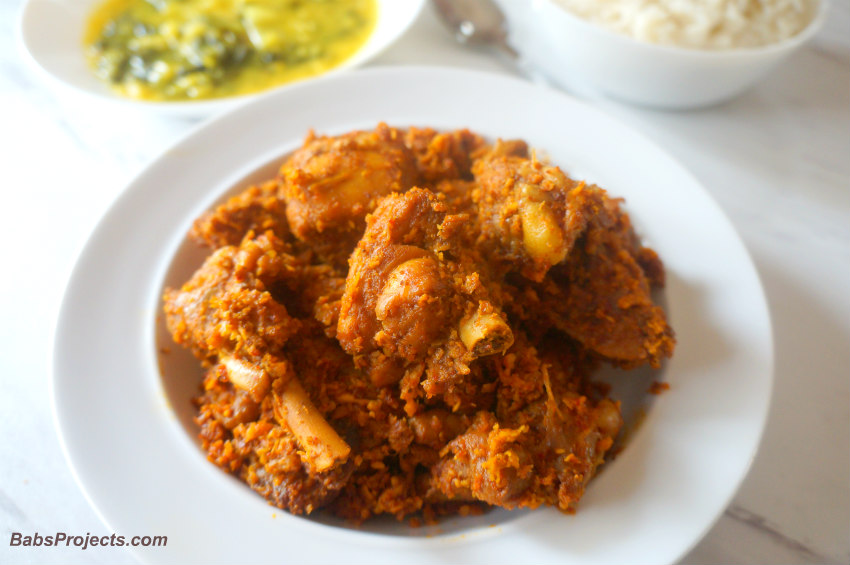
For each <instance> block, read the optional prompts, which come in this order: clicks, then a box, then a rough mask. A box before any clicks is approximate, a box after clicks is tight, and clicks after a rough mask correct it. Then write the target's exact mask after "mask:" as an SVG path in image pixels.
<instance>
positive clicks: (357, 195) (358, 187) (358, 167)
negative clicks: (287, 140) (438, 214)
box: [280, 124, 418, 262]
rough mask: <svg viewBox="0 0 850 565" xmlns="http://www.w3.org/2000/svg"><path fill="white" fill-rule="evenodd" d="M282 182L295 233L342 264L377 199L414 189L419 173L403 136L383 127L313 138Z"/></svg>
mask: <svg viewBox="0 0 850 565" xmlns="http://www.w3.org/2000/svg"><path fill="white" fill-rule="evenodd" d="M280 178H281V182H282V184H283V194H284V199H285V201H286V218H287V220H288V221H289V226H290V228H291V230H292V233H293V234H294V235H295V236H296V237H297V238H299V239H300V240H302V241H304V242H305V243H309V244H310V245H311V246H313V247H314V248H316V249H317V250H319V251H320V252H321V254H322V255H324V256H325V257H331V258H333V259H335V260H336V261H337V262H339V261H342V262H344V261H345V259H347V258H348V255H349V254H350V253H351V250H352V249H353V248H354V245H355V244H356V243H357V240H358V239H359V237H360V235H361V234H362V233H363V228H364V227H365V225H366V215H367V214H368V213H369V212H371V211H372V210H374V209H375V206H376V205H377V202H378V200H380V198H381V197H382V196H385V195H387V194H390V193H392V192H401V191H405V190H407V189H408V188H410V187H411V186H413V185H414V184H415V183H416V181H417V179H418V173H417V170H416V162H415V159H414V157H413V155H412V153H411V152H410V150H409V149H408V148H407V147H406V146H405V145H404V142H403V139H402V133H401V132H399V131H398V130H396V129H393V128H390V127H388V126H387V125H386V124H380V125H379V126H378V127H377V128H376V129H375V130H374V131H358V132H353V133H348V134H345V135H341V136H338V137H316V136H313V135H312V134H311V135H310V136H309V137H308V138H307V140H306V141H305V142H304V146H303V147H301V148H300V149H298V150H297V151H295V153H293V154H292V156H291V157H290V158H289V159H288V160H287V161H286V163H285V164H284V165H283V167H282V168H281V170H280Z"/></svg>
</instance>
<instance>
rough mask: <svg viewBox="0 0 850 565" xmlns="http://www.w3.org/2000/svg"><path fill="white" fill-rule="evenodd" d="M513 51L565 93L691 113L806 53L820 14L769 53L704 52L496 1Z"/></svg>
mask: <svg viewBox="0 0 850 565" xmlns="http://www.w3.org/2000/svg"><path fill="white" fill-rule="evenodd" d="M496 1H497V2H498V4H499V5H500V6H501V7H502V9H503V10H504V12H505V15H506V16H507V18H508V21H509V26H510V38H509V40H510V42H511V44H512V45H513V46H514V47H515V48H516V49H517V50H518V51H519V52H520V53H521V54H522V55H523V56H524V57H525V58H526V59H527V60H528V62H529V63H531V64H532V65H534V66H536V67H537V68H539V69H541V70H542V71H543V72H544V73H545V74H546V75H547V76H548V77H549V78H551V79H552V80H553V81H555V82H556V83H558V85H559V86H562V87H564V88H566V89H567V90H570V91H573V92H577V93H594V94H595V93H601V94H604V95H607V96H610V97H612V98H616V99H619V100H622V101H625V102H630V103H634V104H638V105H642V106H651V107H657V108H669V109H686V108H697V107H701V106H709V105H712V104H717V103H720V102H723V101H726V100H729V99H730V98H733V97H735V96H737V95H739V94H741V93H742V92H744V91H745V90H747V89H748V88H750V87H752V86H754V85H755V84H756V83H757V82H758V81H759V80H761V79H762V78H763V77H764V76H765V75H767V74H768V72H770V71H771V70H772V69H773V68H775V67H776V66H777V65H778V64H779V63H780V62H781V61H783V60H784V59H785V58H786V57H788V56H789V55H790V54H791V53H793V52H794V51H795V50H797V49H799V48H800V47H801V46H802V45H803V44H805V43H806V42H807V41H808V40H809V39H811V38H812V37H813V36H814V35H815V33H817V31H818V30H819V29H820V27H821V25H822V24H823V22H824V19H825V15H826V12H827V4H828V2H827V0H821V2H820V4H819V7H818V11H817V14H816V15H815V17H814V18H813V20H812V21H811V22H810V23H809V25H808V26H807V27H806V28H805V29H804V30H803V31H801V32H800V33H799V34H797V35H795V36H794V37H791V38H789V39H786V40H784V41H781V42H779V43H775V44H771V45H768V46H765V47H758V48H741V49H730V50H722V51H718V50H711V51H709V50H698V49H688V48H682V47H671V46H665V45H657V44H652V43H648V42H644V41H639V40H637V39H634V38H632V37H629V36H626V35H622V34H619V33H616V32H613V31H610V30H608V29H606V28H603V27H602V26H599V25H596V24H593V23H590V22H588V21H586V20H583V19H581V18H579V17H577V16H575V15H573V14H572V13H570V12H569V11H568V10H567V9H565V8H563V7H562V6H560V5H559V4H558V3H557V2H556V1H555V0H532V1H531V3H530V4H531V6H529V3H528V2H524V1H523V2H519V1H517V0H496Z"/></svg>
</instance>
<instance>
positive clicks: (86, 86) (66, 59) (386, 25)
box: [18, 0, 425, 117]
mask: <svg viewBox="0 0 850 565" xmlns="http://www.w3.org/2000/svg"><path fill="white" fill-rule="evenodd" d="M101 2H103V0H27V2H26V3H25V4H24V6H23V8H22V10H21V13H20V17H19V21H18V36H19V42H20V45H21V47H22V51H23V52H24V53H25V55H26V58H27V59H28V60H29V61H30V62H31V63H32V64H33V66H35V67H36V68H37V69H38V70H39V71H41V72H43V73H44V74H46V75H47V77H48V78H49V79H52V80H53V81H54V82H58V84H59V85H61V86H65V87H70V88H72V89H73V90H75V91H77V92H81V93H83V94H86V95H92V96H95V97H97V98H99V99H101V100H104V101H108V102H110V103H115V104H121V105H125V106H129V107H134V108H137V109H145V110H150V111H154V112H156V113H159V114H166V115H176V116H187V117H194V116H209V115H213V114H215V113H220V112H222V111H224V110H229V109H231V108H233V107H235V106H236V105H239V104H242V103H244V102H246V101H248V100H250V99H253V98H257V97H259V96H263V95H265V94H267V93H268V92H270V91H274V90H281V89H285V88H288V87H289V86H291V85H292V84H294V83H287V84H284V85H281V86H278V87H275V88H273V89H270V90H267V91H264V92H260V93H256V94H247V95H242V96H231V97H227V98H217V99H212V100H198V101H188V102H150V101H143V100H133V99H130V98H126V97H122V96H120V95H118V94H115V93H114V92H112V91H111V90H110V89H109V87H108V86H107V85H106V84H105V83H104V82H102V81H100V80H99V79H98V78H97V77H95V76H94V74H93V73H92V71H91V69H90V68H89V66H88V63H87V62H86V58H85V52H84V48H83V34H84V32H85V27H86V21H87V19H88V17H89V14H90V13H91V11H92V9H93V8H94V7H95V6H96V5H98V4H99V3H101ZM424 3H425V0H378V22H377V24H376V26H375V30H374V32H373V33H372V35H371V36H370V37H369V40H368V41H367V42H366V44H365V45H364V46H363V47H362V48H361V49H360V50H359V51H357V52H356V53H355V54H354V55H353V56H352V57H351V58H350V59H348V60H346V61H345V62H344V63H342V64H341V65H339V66H338V67H335V68H333V69H331V70H329V71H327V72H326V73H324V75H328V74H334V73H337V72H339V71H342V70H345V69H350V68H353V67H357V66H359V65H362V64H364V63H366V62H367V61H369V60H371V59H373V58H374V57H376V56H377V55H379V54H380V53H381V52H383V51H384V50H385V49H386V48H387V47H389V46H390V45H392V43H393V42H395V40H396V39H398V38H399V37H401V35H402V34H403V33H404V32H405V31H407V29H408V28H409V27H410V25H411V24H412V23H413V22H414V20H416V17H417V16H418V15H419V12H420V11H421V9H422V6H423V4H424ZM324 75H323V76H324ZM314 78H315V77H312V78H307V79H304V80H305V81H309V80H314Z"/></svg>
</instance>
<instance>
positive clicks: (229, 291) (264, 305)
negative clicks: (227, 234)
mask: <svg viewBox="0 0 850 565" xmlns="http://www.w3.org/2000/svg"><path fill="white" fill-rule="evenodd" d="M285 249H286V246H285V244H284V243H283V242H282V241H281V240H280V239H279V238H277V237H276V236H275V235H273V234H271V233H268V234H264V235H262V236H260V237H258V238H256V239H249V240H245V241H243V242H242V244H241V245H240V246H239V247H235V246H225V247H222V248H220V249H218V250H216V251H215V252H214V253H213V254H212V255H211V256H210V257H209V258H208V259H207V260H206V262H204V264H203V266H202V267H201V268H200V269H199V270H198V271H197V272H196V273H195V274H194V275H193V277H192V278H191V279H190V280H189V281H188V282H187V283H186V284H184V285H183V287H182V288H181V289H180V290H174V289H167V290H166V292H165V315H166V324H167V326H168V329H169V330H170V331H171V333H172V336H173V338H174V341H175V342H176V343H178V344H180V345H184V346H186V347H189V348H191V349H192V351H193V352H194V353H195V355H197V356H198V357H199V358H200V359H210V358H213V357H216V356H217V355H219V354H220V353H221V352H226V353H227V354H228V355H230V356H234V357H240V356H243V355H244V356H248V357H262V355H263V354H265V353H274V352H277V351H279V350H280V349H281V348H282V347H283V345H284V344H285V343H286V341H287V339H289V337H290V336H291V335H292V334H294V333H295V332H297V331H298V329H299V327H300V323H299V321H298V320H297V319H295V318H293V317H292V316H290V314H289V312H288V311H287V310H286V307H285V306H284V305H283V304H281V303H279V302H278V301H276V300H275V299H274V297H273V296H272V294H271V293H270V292H269V286H270V285H271V284H273V283H274V282H275V281H278V280H280V279H282V278H284V277H286V276H291V275H289V274H290V273H292V272H293V271H294V270H295V269H296V268H297V267H298V263H297V261H296V259H295V258H294V257H292V256H290V255H288V254H286V252H285Z"/></svg>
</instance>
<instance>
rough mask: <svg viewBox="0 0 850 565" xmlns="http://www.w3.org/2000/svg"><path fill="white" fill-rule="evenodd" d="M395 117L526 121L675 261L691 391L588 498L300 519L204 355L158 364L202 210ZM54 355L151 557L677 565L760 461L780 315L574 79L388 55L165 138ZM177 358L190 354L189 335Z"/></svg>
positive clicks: (668, 162) (103, 233) (112, 220)
mask: <svg viewBox="0 0 850 565" xmlns="http://www.w3.org/2000/svg"><path fill="white" fill-rule="evenodd" d="M380 120H385V121H387V122H388V123H390V124H395V125H399V126H407V125H428V126H433V127H436V128H458V127H469V128H470V129H472V130H474V131H477V132H480V133H482V134H484V135H487V136H490V137H498V136H501V137H506V138H511V137H521V138H523V139H526V140H527V141H528V142H529V143H530V144H531V145H532V146H534V147H538V148H542V149H544V150H545V152H546V153H547V154H548V155H549V156H550V157H551V159H552V161H553V162H554V163H557V164H559V165H561V166H562V167H563V168H564V169H565V170H567V171H568V172H570V173H572V174H573V175H574V176H579V177H586V178H589V179H591V180H594V181H596V182H598V183H600V184H601V185H602V186H604V187H606V188H608V189H609V190H610V192H611V193H613V194H615V195H619V196H623V197H625V198H626V206H627V210H628V211H629V212H630V213H631V215H632V219H633V221H634V223H635V225H636V227H637V229H638V231H639V232H640V233H641V234H642V235H643V236H644V237H645V239H646V240H647V241H648V243H649V244H650V245H652V246H653V247H654V248H655V249H656V250H657V251H658V252H659V253H660V255H661V257H662V258H663V259H664V261H665V263H666V265H667V269H668V279H669V280H668V285H667V289H666V296H665V299H666V302H667V305H668V311H669V315H670V320H671V322H672V325H673V326H674V328H675V330H676V332H677V336H678V341H679V343H678V347H677V350H676V353H675V356H674V358H673V359H672V360H671V362H670V363H669V364H668V365H667V366H666V369H665V372H664V375H663V378H664V379H665V380H666V381H667V382H669V383H670V385H671V387H672V388H671V389H670V390H669V391H668V392H666V393H664V394H663V395H661V396H659V397H651V395H650V397H651V398H653V399H654V400H653V401H652V402H650V403H647V404H646V405H644V406H643V407H642V408H640V407H636V406H632V407H631V408H630V410H638V412H639V411H641V410H644V411H645V412H646V415H645V418H643V423H642V425H641V426H640V427H639V429H637V430H636V431H635V432H634V433H633V436H632V438H631V441H630V443H629V444H628V445H627V447H626V449H625V450H624V451H623V452H622V454H621V455H620V456H619V457H618V458H617V459H615V460H614V461H613V462H612V463H611V464H609V465H608V466H607V467H606V468H605V469H604V471H603V472H602V473H601V475H600V476H599V477H597V478H596V479H595V480H594V481H593V482H592V483H591V485H590V487H589V489H588V492H587V494H586V496H585V497H584V499H583V500H582V501H581V503H580V506H579V511H578V513H577V514H576V515H575V516H566V515H562V514H559V513H558V512H556V511H554V510H551V509H541V510H537V511H533V512H516V513H511V512H506V511H499V512H491V513H488V514H485V515H484V516H482V517H476V518H455V519H452V520H448V521H446V522H444V523H442V524H440V525H439V526H438V527H437V528H421V529H408V528H407V527H405V526H404V525H403V524H402V525H399V524H396V523H395V522H393V521H387V522H378V523H377V524H372V525H369V526H367V527H364V529H362V530H359V531H358V530H352V529H346V528H343V527H339V525H338V524H336V523H334V522H332V521H326V522H325V523H323V522H322V521H320V520H315V519H305V518H299V517H293V516H291V515H289V514H287V513H286V512H282V511H279V510H276V509H274V508H272V507H270V506H268V505H267V504H266V503H265V501H264V500H263V499H261V498H260V497H259V496H258V495H256V494H254V493H253V492H252V491H250V490H249V489H248V488H247V487H246V486H244V485H243V484H242V483H240V482H239V481H238V480H236V479H234V478H233V477H230V476H228V475H226V474H224V473H223V472H221V471H220V470H219V469H217V468H216V467H214V466H213V465H212V464H211V463H208V462H207V461H206V460H205V458H204V456H203V454H202V453H201V451H200V449H199V447H198V445H197V442H196V441H195V439H194V434H195V430H194V427H193V425H192V424H191V422H190V418H191V408H190V406H189V404H188V398H189V396H191V395H192V394H193V393H194V390H195V389H194V387H195V386H196V383H195V381H193V378H192V376H191V375H192V374H193V371H197V369H196V368H195V367H196V364H194V362H193V361H188V362H187V363H188V365H187V366H188V367H189V368H188V369H187V377H186V378H185V379H184V380H183V381H178V380H175V379H174V372H175V370H176V368H177V365H175V363H177V364H179V361H167V362H166V366H163V367H162V369H163V371H164V374H165V378H162V377H161V376H160V368H159V367H158V366H157V365H158V360H157V355H156V349H157V347H158V344H157V343H156V341H157V338H156V337H155V336H156V332H157V324H158V323H159V322H157V321H156V319H157V317H158V316H159V314H158V313H159V311H160V308H161V303H160V293H161V289H162V286H163V284H164V282H166V281H167V280H170V281H172V283H175V282H180V281H181V277H185V276H187V275H188V273H189V272H190V271H191V269H192V268H193V267H194V266H195V264H197V261H198V260H199V257H197V256H194V257H191V255H192V254H191V252H188V251H187V250H188V249H189V247H187V246H183V243H184V237H185V233H186V231H187V230H188V228H189V226H190V225H191V222H192V220H193V219H194V218H195V217H196V216H197V215H198V214H199V213H201V212H202V211H203V210H205V209H207V208H208V207H209V206H211V205H212V204H213V203H214V202H215V201H216V200H218V199H220V198H221V197H222V195H224V194H225V193H227V192H228V191H230V190H233V189H234V187H237V188H238V187H239V186H242V185H243V184H244V183H245V182H247V180H249V179H251V178H256V177H257V176H263V175H264V174H265V175H268V174H269V172H270V171H271V170H273V168H274V167H275V166H276V164H277V163H278V162H279V160H280V157H281V156H282V155H285V154H286V153H287V152H289V151H291V150H292V149H294V148H295V147H297V146H298V145H299V144H300V143H301V141H302V138H303V136H304V134H305V132H307V130H308V129H309V128H315V129H316V130H317V131H318V132H322V133H341V132H344V131H348V130H351V129H355V128H372V127H374V126H375V124H376V123H377V122H378V121H380ZM258 171H259V173H257V172H258ZM252 174H253V177H252ZM178 252H179V253H178ZM175 256H177V257H178V260H177V261H173V258H174V257H175ZM172 349H173V350H179V348H176V347H172ZM54 355H55V357H54V359H53V367H54V378H53V395H54V408H55V415H56V422H57V425H58V427H59V430H60V436H61V438H62V441H63V445H64V447H65V450H66V454H67V456H68V460H69V462H70V464H71V467H72V469H73V470H74V472H75V474H76V476H77V479H78V481H79V483H80V485H81V486H82V488H83V490H84V491H85V493H86V495H87V496H88V498H89V500H90V501H91V503H92V504H93V505H94V507H95V508H96V509H97V511H98V512H99V514H100V516H101V517H102V518H103V520H104V521H105V522H106V524H108V527H109V528H110V529H111V531H114V532H117V533H119V534H121V535H137V534H146V535H167V536H168V545H167V547H166V548H157V549H148V550H138V553H139V555H140V557H141V558H142V559H143V560H145V561H148V562H189V561H204V562H221V563H233V562H240V563H243V562H244V563H250V562H256V561H263V562H273V561H285V562H298V563H306V562H324V563H328V562H334V563H337V562H339V563H341V562H350V563H370V564H376V563H401V562H404V563H446V562H448V563H457V562H465V563H466V562H469V563H488V564H495V563H520V562H533V563H584V564H588V563H670V562H673V561H675V560H676V559H678V558H679V557H680V556H682V555H683V554H684V553H685V552H686V551H687V550H688V549H689V548H690V547H691V546H692V545H693V544H694V543H696V542H697V541H698V540H699V538H700V537H701V536H702V535H703V534H704V533H705V532H706V531H707V530H708V528H709V527H710V526H711V524H712V523H713V522H714V520H715V519H716V518H717V517H718V516H719V515H720V513H721V512H722V511H723V510H724V508H725V507H726V505H727V504H728V503H729V501H730V499H731V497H732V495H733V494H734V492H735V490H736V489H737V487H738V485H739V484H740V482H741V480H742V479H743V477H744V475H745V474H746V472H747V469H748V467H749V464H750V462H751V460H752V458H753V456H754V455H755V451H756V448H757V445H758V441H759V438H760V435H761V431H762V428H763V425H764V421H765V416H766V414H767V408H768V404H769V399H770V391H771V383H772V343H771V332H770V321H769V317H768V312H767V307H766V303H765V299H764V296H763V294H762V290H761V286H760V284H759V281H758V277H757V274H756V271H755V269H754V268H753V265H752V263H751V261H750V259H749V257H748V255H747V252H746V251H745V249H744V247H743V245H742V243H741V241H740V240H739V238H738V236H737V235H736V234H735V231H734V229H733V228H732V226H731V224H730V223H729V221H728V220H727V219H726V218H725V216H724V215H723V213H722V212H721V211H720V209H719V208H718V207H717V205H716V204H715V203H714V202H713V201H712V199H711V198H710V197H709V196H708V194H707V193H706V192H705V190H703V189H702V188H701V187H700V185H699V184H698V183H697V181H695V180H694V178H693V177H692V176H691V175H690V174H689V173H688V172H687V171H686V170H685V169H683V168H682V167H681V166H680V165H678V164H677V163H676V162H675V161H674V160H673V159H671V158H670V157H669V156H668V155H667V154H666V153H664V152H663V151H662V150H660V149H659V148H657V147H656V146H654V145H653V144H652V143H651V142H649V141H648V140H647V139H645V138H644V137H642V136H641V135H640V134H638V133H635V132H634V131H632V130H630V129H628V128H626V127H624V126H623V125H621V124H619V123H618V122H616V121H614V120H612V119H611V118H609V117H607V116H606V115H604V114H602V113H600V112H599V111H597V110H595V109H594V108H592V107H589V106H587V105H585V104H582V103H579V102H577V101H575V100H573V99H571V98H568V97H566V96H565V95H563V94H561V93H557V92H554V91H551V90H547V89H543V88H540V87H535V86H532V85H530V84H527V83H525V82H521V81H517V80H514V79H509V78H505V77H501V76H496V75H489V74H483V73H474V72H468V71H458V70H446V69H434V68H431V69H428V68H407V69H373V70H368V71H358V72H354V73H349V74H344V75H337V76H335V77H332V78H327V79H323V80H319V81H315V82H312V83H309V84H303V85H297V86H293V87H291V88H289V89H286V90H284V91H281V92H279V93H277V94H274V95H270V96H267V97H263V98H261V99H259V100H257V101H255V102H254V103H252V104H249V105H246V106H243V107H241V108H238V109H237V110H235V111H234V112H232V113H230V114H228V115H225V116H223V117H220V118H217V119H215V120H214V121H212V122H210V123H207V124H206V125H204V126H202V127H201V128H200V129H198V130H196V131H195V132H194V133H192V134H190V135H189V136H188V137H186V138H185V139H184V140H183V141H181V142H180V143H178V144H177V145H175V146H174V147H172V148H171V149H169V150H168V151H166V152H165V153H164V154H163V155H162V156H161V157H160V158H159V159H158V160H156V161H155V162H154V163H153V164H152V165H150V166H149V167H148V168H147V169H146V170H145V171H144V172H143V173H142V174H141V175H140V176H139V177H138V178H137V179H136V180H135V181H134V182H133V183H132V184H131V185H130V186H129V187H128V188H127V189H126V191H125V192H124V193H123V195H122V196H121V197H120V198H119V199H118V201H117V202H116V203H115V204H114V205H113V207H112V208H111V209H110V211H109V212H108V213H107V215H106V216H105V217H104V219H103V220H102V221H101V223H100V224H99V226H98V227H97V229H96V230H95V232H94V234H93V236H92V238H91V240H90V241H89V243H88V244H87V246H86V248H85V250H84V251H83V253H82V255H81V257H80V259H79V262H78V264H77V266H76V268H75V270H74V273H73V276H72V278H71V282H70V284H69V287H68V290H67V293H66V296H65V299H64V303H63V306H62V311H61V315H60V319H59V323H58V327H57V333H56V342H55V348H54ZM181 355H186V357H181ZM166 358H167V359H172V358H177V359H184V360H185V359H189V357H188V354H185V353H178V351H174V352H173V353H172V354H170V355H168V356H166ZM627 377H628V378H627V379H623V380H624V382H625V386H624V387H623V394H628V389H629V388H632V389H635V387H638V388H639V392H640V393H641V394H640V396H641V397H642V398H643V397H645V396H646V395H644V394H643V392H644V391H645V390H646V386H647V385H648V383H649V382H650V381H651V380H652V379H653V378H661V377H660V376H659V375H651V374H650V375H649V376H647V375H646V374H642V375H627ZM632 377H634V378H632ZM632 392H634V390H632ZM628 418H629V419H630V420H632V421H634V420H635V419H638V418H639V416H638V414H637V413H636V412H630V414H629V415H628Z"/></svg>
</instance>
